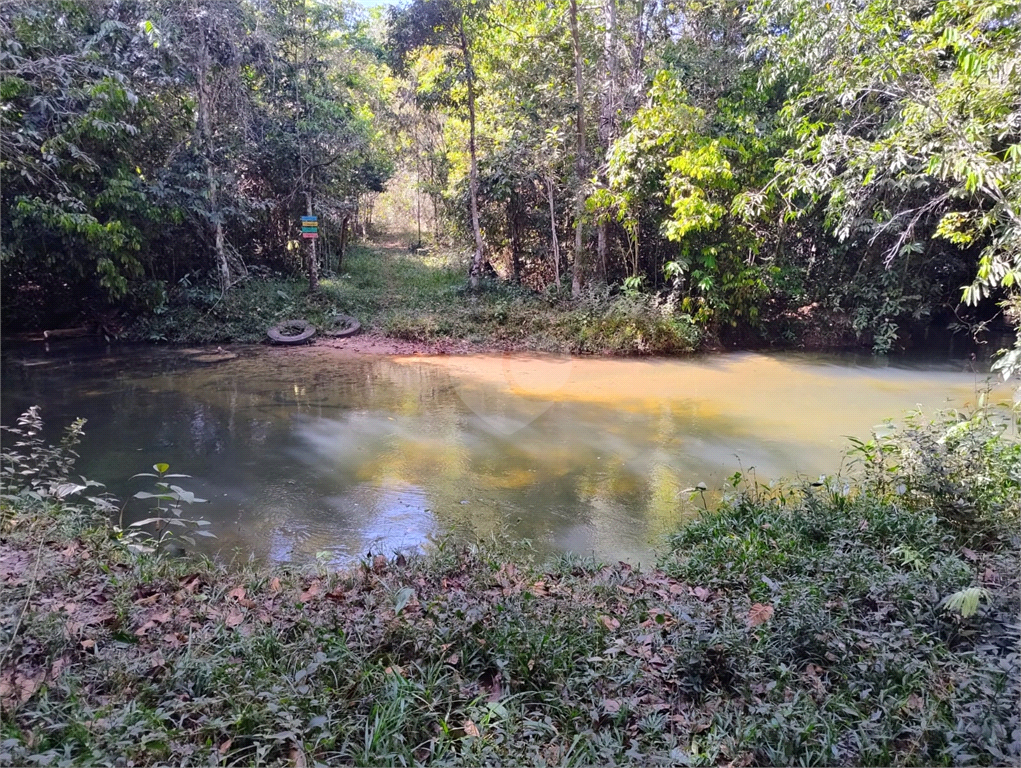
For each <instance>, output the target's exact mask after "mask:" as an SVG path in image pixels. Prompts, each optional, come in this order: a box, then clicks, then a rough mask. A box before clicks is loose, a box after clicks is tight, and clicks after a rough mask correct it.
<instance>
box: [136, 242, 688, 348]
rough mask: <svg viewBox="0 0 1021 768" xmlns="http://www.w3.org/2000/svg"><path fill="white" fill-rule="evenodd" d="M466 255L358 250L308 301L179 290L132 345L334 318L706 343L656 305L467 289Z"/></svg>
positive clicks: (468, 332) (455, 337) (607, 344)
mask: <svg viewBox="0 0 1021 768" xmlns="http://www.w3.org/2000/svg"><path fill="white" fill-rule="evenodd" d="M466 274H467V265H466V261H465V257H464V256H463V255H459V254H454V253H451V252H449V251H437V252H435V253H427V252H418V253H414V252H411V251H409V250H408V249H406V248H400V247H397V246H384V245H367V246H356V247H354V248H352V249H351V251H350V253H349V255H348V257H347V258H346V260H345V263H344V267H343V269H342V270H341V272H340V274H338V275H332V276H328V277H326V278H325V279H324V280H323V281H322V283H321V290H320V292H319V294H318V295H315V296H310V295H309V294H308V290H307V285H308V284H307V282H306V281H305V280H303V279H298V278H294V279H283V278H275V279H271V278H259V279H254V278H253V279H250V280H246V281H245V282H243V283H241V284H240V285H238V286H237V287H236V288H234V289H232V290H231V291H230V293H228V294H227V295H226V296H221V294H220V292H219V291H218V290H215V289H211V288H209V287H202V286H197V287H190V286H189V287H184V286H180V287H178V288H177V289H175V290H174V291H172V292H171V294H170V295H169V297H168V301H167V303H166V305H165V306H163V307H160V308H159V310H158V312H157V313H155V314H152V315H147V316H145V317H143V318H140V319H139V320H137V321H136V322H135V323H134V324H133V325H132V326H131V327H129V328H128V330H127V332H126V336H127V337H128V338H131V339H134V340H140V341H166V342H175V343H189V344H193V343H224V342H258V341H262V340H263V339H265V336H266V328H267V327H268V326H270V325H272V324H273V323H275V322H278V321H280V320H284V319H287V318H293V317H304V318H306V319H307V320H309V321H310V322H312V323H318V324H321V323H322V322H323V321H325V320H326V318H327V317H329V316H330V315H332V314H333V313H335V312H343V313H346V314H350V315H354V316H355V317H357V318H358V319H359V320H360V321H361V322H362V324H363V325H364V326H365V328H366V329H367V330H370V331H375V332H378V333H381V334H383V335H385V336H388V337H391V338H396V339H402V340H405V341H418V342H437V341H453V342H461V341H464V342H470V343H475V344H480V345H486V346H493V347H496V348H516V349H529V350H537V351H560V352H610V353H617V354H652V353H671V352H687V351H691V350H692V349H694V348H695V347H696V346H697V345H698V343H699V338H700V333H699V330H698V328H697V327H696V326H695V325H694V324H693V323H692V322H691V321H690V319H688V318H687V316H685V315H681V314H678V313H674V312H671V311H670V310H669V309H668V308H667V307H665V306H662V305H661V304H659V303H657V302H656V301H655V300H654V299H653V298H652V297H649V296H638V295H636V296H617V297H608V296H590V297H587V298H585V299H582V300H579V301H571V300H570V299H569V298H568V295H567V294H559V295H558V294H553V293H550V294H537V293H535V292H533V291H530V290H527V289H524V288H519V287H516V286H513V285H510V284H507V283H502V282H500V281H497V280H492V281H486V282H485V283H484V285H483V288H482V289H481V290H479V291H478V292H471V291H469V290H468V288H467V280H466V278H465V275H466Z"/></svg>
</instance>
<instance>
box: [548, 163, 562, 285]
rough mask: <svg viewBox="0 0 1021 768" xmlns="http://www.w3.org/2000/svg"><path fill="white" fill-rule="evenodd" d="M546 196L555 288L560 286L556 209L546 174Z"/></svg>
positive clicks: (551, 182)
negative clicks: (555, 280) (555, 281)
mask: <svg viewBox="0 0 1021 768" xmlns="http://www.w3.org/2000/svg"><path fill="white" fill-rule="evenodd" d="M546 197H547V198H548V199H549V225H550V235H551V237H552V243H553V273H554V274H555V275H556V279H557V290H558V291H559V290H560V288H561V285H560V241H559V240H557V209H556V206H555V205H554V204H553V181H552V179H550V178H549V177H548V176H547V177H546Z"/></svg>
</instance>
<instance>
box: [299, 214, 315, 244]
mask: <svg viewBox="0 0 1021 768" xmlns="http://www.w3.org/2000/svg"><path fill="white" fill-rule="evenodd" d="M301 236H302V237H304V238H307V239H309V240H315V239H316V238H318V237H319V218H318V217H317V216H302V217H301Z"/></svg>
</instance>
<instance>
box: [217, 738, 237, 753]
mask: <svg viewBox="0 0 1021 768" xmlns="http://www.w3.org/2000/svg"><path fill="white" fill-rule="evenodd" d="M233 743H234V742H233V740H232V739H227V740H226V741H225V742H223V744H221V745H220V747H219V752H220V754H221V755H226V754H227V750H228V749H230V745H231V744H233Z"/></svg>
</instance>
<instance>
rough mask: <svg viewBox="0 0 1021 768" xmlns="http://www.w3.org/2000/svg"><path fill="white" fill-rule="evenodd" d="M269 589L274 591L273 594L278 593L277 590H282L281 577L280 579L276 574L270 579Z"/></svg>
mask: <svg viewBox="0 0 1021 768" xmlns="http://www.w3.org/2000/svg"><path fill="white" fill-rule="evenodd" d="M269 591H270V592H272V593H273V594H276V593H277V592H279V591H280V579H278V578H277V577H276V576H274V577H273V578H272V579H270V580H269Z"/></svg>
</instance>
